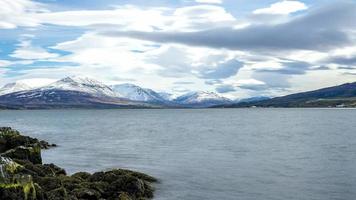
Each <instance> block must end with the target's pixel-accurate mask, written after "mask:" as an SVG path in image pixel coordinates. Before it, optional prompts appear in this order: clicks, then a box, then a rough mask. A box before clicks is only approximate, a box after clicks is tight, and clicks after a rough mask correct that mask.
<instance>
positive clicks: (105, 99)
mask: <svg viewBox="0 0 356 200" xmlns="http://www.w3.org/2000/svg"><path fill="white" fill-rule="evenodd" d="M0 107H6V108H17V109H23V108H26V109H27V108H30V109H31V108H33V109H35V108H122V107H124V108H127V107H129V108H131V107H134V108H138V107H152V106H151V105H149V104H146V103H139V102H132V101H129V100H127V99H122V98H119V97H118V96H117V94H116V93H115V92H114V91H113V90H112V89H111V88H110V87H108V86H106V85H104V84H102V83H100V82H98V81H96V80H93V79H89V78H81V77H66V78H64V79H61V80H59V81H57V82H55V83H52V84H50V85H48V86H44V87H40V88H36V89H32V90H25V91H20V92H14V93H9V94H5V95H2V96H0Z"/></svg>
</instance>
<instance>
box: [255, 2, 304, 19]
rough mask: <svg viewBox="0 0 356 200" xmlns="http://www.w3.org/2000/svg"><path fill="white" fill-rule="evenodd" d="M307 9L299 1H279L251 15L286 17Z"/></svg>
mask: <svg viewBox="0 0 356 200" xmlns="http://www.w3.org/2000/svg"><path fill="white" fill-rule="evenodd" d="M306 9H308V7H307V6H306V5H305V4H304V3H303V2H300V1H289V0H288V1H287V0H284V1H281V2H277V3H274V4H272V5H271V6H270V7H268V8H261V9H257V10H255V11H253V12H252V13H253V14H257V15H259V14H272V15H287V14H290V13H294V12H297V11H301V10H306Z"/></svg>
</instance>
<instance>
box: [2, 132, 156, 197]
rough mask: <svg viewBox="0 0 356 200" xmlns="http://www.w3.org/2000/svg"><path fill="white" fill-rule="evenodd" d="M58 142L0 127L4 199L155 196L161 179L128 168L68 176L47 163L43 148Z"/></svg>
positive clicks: (51, 146)
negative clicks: (45, 162) (39, 138)
mask: <svg viewBox="0 0 356 200" xmlns="http://www.w3.org/2000/svg"><path fill="white" fill-rule="evenodd" d="M55 147H56V145H54V144H50V143H48V142H46V141H40V140H38V139H36V138H31V137H28V136H23V135H21V134H20V133H19V132H18V131H16V130H14V129H12V128H9V127H0V199H8V200H22V199H23V200H57V199H58V200H59V199H68V200H81V199H83V200H84V199H92V200H96V199H97V200H105V199H108V200H114V199H115V200H117V199H118V200H136V199H140V200H144V199H151V198H153V193H154V187H153V186H152V184H153V183H156V182H157V179H156V178H154V177H152V176H149V175H146V174H144V173H140V172H136V171H131V170H127V169H113V170H109V171H100V172H95V173H92V174H91V173H88V172H77V173H74V174H72V175H67V173H66V171H65V170H64V169H63V168H60V167H58V166H56V165H55V164H43V163H42V156H41V150H42V149H48V148H55Z"/></svg>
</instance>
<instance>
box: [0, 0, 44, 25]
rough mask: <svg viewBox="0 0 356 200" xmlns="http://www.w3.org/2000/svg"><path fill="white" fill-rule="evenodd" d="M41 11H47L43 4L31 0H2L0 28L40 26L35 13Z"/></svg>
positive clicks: (0, 2)
mask: <svg viewBox="0 0 356 200" xmlns="http://www.w3.org/2000/svg"><path fill="white" fill-rule="evenodd" d="M40 12H46V10H45V9H44V6H43V4H40V3H37V2H34V1H31V0H1V1H0V29H14V28H16V27H18V26H27V27H34V26H38V25H39V23H40V22H39V21H38V20H37V19H36V18H34V17H33V15H34V14H36V13H40Z"/></svg>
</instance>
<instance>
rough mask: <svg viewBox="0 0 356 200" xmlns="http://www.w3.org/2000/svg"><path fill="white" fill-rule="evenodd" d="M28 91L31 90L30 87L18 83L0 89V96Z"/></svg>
mask: <svg viewBox="0 0 356 200" xmlns="http://www.w3.org/2000/svg"><path fill="white" fill-rule="evenodd" d="M30 89H32V88H31V86H29V85H27V84H25V83H20V82H14V83H8V84H6V85H5V86H4V87H2V88H0V96H1V95H5V94H10V93H14V92H20V91H25V90H30Z"/></svg>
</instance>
